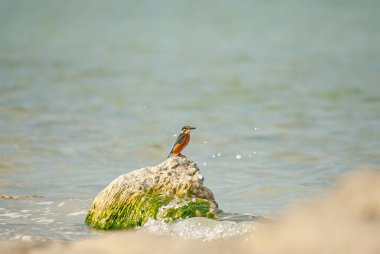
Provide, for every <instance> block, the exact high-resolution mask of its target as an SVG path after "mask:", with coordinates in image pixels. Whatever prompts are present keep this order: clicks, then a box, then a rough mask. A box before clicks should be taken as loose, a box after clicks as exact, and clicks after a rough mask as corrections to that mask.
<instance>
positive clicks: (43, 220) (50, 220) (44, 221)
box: [36, 219, 54, 224]
mask: <svg viewBox="0 0 380 254" xmlns="http://www.w3.org/2000/svg"><path fill="white" fill-rule="evenodd" d="M53 222H54V219H41V220H37V221H36V223H39V224H50V223H53Z"/></svg>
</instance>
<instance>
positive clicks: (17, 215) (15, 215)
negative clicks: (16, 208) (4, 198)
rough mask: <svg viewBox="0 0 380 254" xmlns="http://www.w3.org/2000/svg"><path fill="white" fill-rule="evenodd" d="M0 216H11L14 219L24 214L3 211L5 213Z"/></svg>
mask: <svg viewBox="0 0 380 254" xmlns="http://www.w3.org/2000/svg"><path fill="white" fill-rule="evenodd" d="M0 216H1V217H9V218H12V219H15V218H19V217H22V215H21V214H19V213H3V214H0Z"/></svg>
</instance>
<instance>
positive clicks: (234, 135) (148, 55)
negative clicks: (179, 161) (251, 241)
mask: <svg viewBox="0 0 380 254" xmlns="http://www.w3.org/2000/svg"><path fill="white" fill-rule="evenodd" d="M379 9H380V2H379V1H338V0H332V1H322V0H320V1H303V0H294V1H116V0H115V1H71V0H69V1H49V0H39V1H26V0H25V1H19V0H14V1H1V2H0V37H1V39H0V195H13V196H31V195H37V196H36V197H31V198H17V199H16V198H15V199H4V198H2V199H0V239H21V240H25V241H46V240H75V239H80V238H86V237H89V236H93V235H102V234H104V232H98V231H93V230H91V229H90V228H88V227H87V226H86V225H85V224H84V219H85V216H86V213H87V211H88V209H89V207H90V206H91V202H92V200H93V198H94V197H95V196H96V195H97V193H98V192H99V191H100V190H102V189H103V188H104V187H105V186H107V185H108V183H109V182H110V181H112V180H113V179H114V178H116V177H117V176H119V175H120V174H123V173H126V172H130V171H132V170H134V169H138V168H141V167H145V166H149V165H156V164H158V163H160V162H162V161H163V160H165V158H166V155H167V153H168V152H169V150H170V149H171V146H172V145H173V143H174V141H175V139H176V135H177V134H178V133H179V131H180V129H181V127H182V126H183V125H192V126H195V127H197V129H196V130H194V131H193V132H192V138H191V142H190V144H189V146H188V147H187V148H186V150H185V151H184V154H185V155H186V156H187V157H188V158H190V159H192V160H194V161H195V162H196V163H197V164H198V166H199V167H200V170H201V173H202V175H203V176H204V177H205V182H204V184H205V185H206V186H207V187H209V188H210V189H211V190H212V191H213V192H214V194H215V198H216V200H217V201H218V203H219V206H220V208H221V209H222V210H223V211H225V212H226V214H225V215H224V216H223V217H222V220H220V221H209V220H205V219H199V218H195V219H189V220H183V221H179V222H176V223H173V224H170V225H164V224H161V223H160V222H157V221H149V223H148V225H147V226H146V227H144V228H142V229H139V230H147V231H152V232H155V233H158V234H169V235H177V236H181V237H184V238H196V239H202V240H213V239H224V238H228V237H233V236H236V235H240V234H244V233H245V232H253V231H255V230H257V225H258V224H259V223H257V222H256V221H255V220H254V219H253V220H251V219H252V218H255V215H261V216H265V217H269V218H270V217H275V216H276V214H278V213H280V212H281V211H284V210H286V209H289V207H291V206H292V205H293V204H297V203H302V202H304V201H305V200H308V199H310V198H311V197H318V196H320V195H323V194H324V193H325V191H326V190H327V189H328V188H330V187H331V186H333V184H334V183H335V181H336V180H337V179H338V178H339V177H340V176H341V175H343V174H344V173H346V172H348V171H350V170H352V169H353V168H356V167H361V166H379V165H380V146H379V144H380V143H379V140H380V131H379V130H380V75H379V73H380V57H379V52H380V30H379V24H380V20H379V19H380V16H379Z"/></svg>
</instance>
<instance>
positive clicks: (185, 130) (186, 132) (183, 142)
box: [168, 125, 196, 157]
mask: <svg viewBox="0 0 380 254" xmlns="http://www.w3.org/2000/svg"><path fill="white" fill-rule="evenodd" d="M194 129H196V128H195V127H191V126H188V125H186V126H183V127H182V129H181V132H180V134H179V135H178V138H177V140H176V141H175V142H174V145H173V148H172V150H170V152H169V154H168V157H171V156H174V155H178V156H181V157H183V155H182V154H181V152H182V150H183V149H185V147H186V146H187V144H189V141H190V131H192V130H194Z"/></svg>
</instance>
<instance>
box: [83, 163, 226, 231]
mask: <svg viewBox="0 0 380 254" xmlns="http://www.w3.org/2000/svg"><path fill="white" fill-rule="evenodd" d="M218 212H219V210H218V204H217V203H216V201H215V199H214V195H213V193H212V192H211V190H209V189H208V188H207V187H205V186H203V177H202V175H201V174H200V172H199V168H198V166H197V165H196V164H195V163H194V162H193V161H191V160H189V159H187V158H182V157H178V156H177V157H170V158H168V159H167V160H165V161H164V162H162V163H161V164H159V165H157V166H153V167H146V168H142V169H138V170H135V171H132V172H130V173H127V174H124V175H121V176H119V177H118V178H116V179H115V180H113V181H112V182H111V183H110V184H109V185H108V186H107V187H106V188H105V189H103V190H102V191H101V192H100V193H99V194H98V195H97V196H96V197H95V200H94V202H93V204H92V207H91V208H90V210H89V212H88V214H87V217H86V223H87V224H88V225H90V226H92V227H94V228H96V229H105V230H107V229H130V228H134V227H137V226H142V225H144V224H145V223H146V222H147V221H148V218H153V219H157V220H164V221H165V222H170V221H174V220H177V219H183V218H189V217H206V218H215V217H217V216H218Z"/></svg>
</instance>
